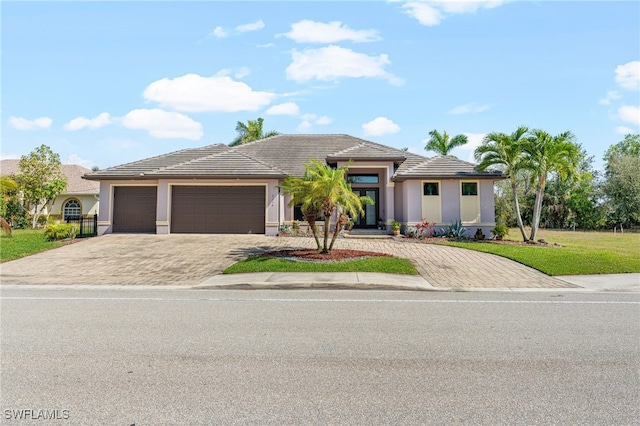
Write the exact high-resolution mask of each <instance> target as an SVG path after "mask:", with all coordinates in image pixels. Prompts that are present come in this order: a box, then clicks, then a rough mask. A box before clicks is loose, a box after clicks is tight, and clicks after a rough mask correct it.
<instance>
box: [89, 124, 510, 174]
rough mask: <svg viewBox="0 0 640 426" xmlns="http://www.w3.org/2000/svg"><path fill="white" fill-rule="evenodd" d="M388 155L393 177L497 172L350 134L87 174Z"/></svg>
mask: <svg viewBox="0 0 640 426" xmlns="http://www.w3.org/2000/svg"><path fill="white" fill-rule="evenodd" d="M312 158H313V159H317V160H321V161H327V162H328V163H335V162H337V161H348V160H354V161H392V162H394V163H395V165H396V166H397V169H396V173H395V175H394V177H393V179H394V180H405V179H408V178H418V179H419V178H422V177H448V176H476V177H490V178H495V177H498V178H499V177H501V174H500V173H497V174H496V173H494V172H477V171H475V169H474V165H473V164H471V163H468V162H466V161H462V160H458V159H456V158H452V157H434V158H427V157H423V156H421V155H417V154H412V153H410V152H407V151H402V150H399V149H395V148H391V147H388V146H385V145H381V144H378V143H375V142H370V141H366V140H363V139H359V138H356V137H353V136H349V135H277V136H273V137H270V138H265V139H261V140H258V141H255V142H251V143H248V144H244V145H240V146H236V147H229V146H227V145H223V144H216V145H210V146H206V147H203V148H195V149H185V150H182V151H176V152H172V153H170V154H165V155H160V156H158V157H153V158H148V159H145V160H140V161H136V162H133V163H128V164H124V165H121V166H116V167H111V168H108V169H105V170H100V171H98V172H94V173H90V174H88V175H87V176H86V178H87V179H92V180H101V179H152V178H153V179H157V178H159V177H200V178H205V177H211V178H220V177H243V178H248V177H283V176H286V175H293V176H302V175H304V172H305V168H304V165H305V164H308V163H309V160H310V159H312Z"/></svg>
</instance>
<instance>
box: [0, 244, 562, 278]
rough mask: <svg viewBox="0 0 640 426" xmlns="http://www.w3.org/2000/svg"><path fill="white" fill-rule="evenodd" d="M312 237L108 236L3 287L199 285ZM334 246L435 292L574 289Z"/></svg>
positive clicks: (427, 250)
mask: <svg viewBox="0 0 640 426" xmlns="http://www.w3.org/2000/svg"><path fill="white" fill-rule="evenodd" d="M314 244H315V243H314V241H313V239H312V238H287V237H266V236H264V235H184V234H173V235H133V234H111V235H105V236H102V237H97V238H91V239H87V240H84V241H80V242H77V243H74V244H70V245H67V246H64V247H61V248H58V249H55V250H50V251H47V252H44V253H39V254H35V255H33V256H29V257H26V258H23V259H18V260H14V261H11V262H6V263H3V264H1V265H0V279H1V283H2V284H61V285H65V284H82V285H92V284H96V285H185V286H191V285H197V284H200V283H201V282H203V281H205V280H206V279H207V278H210V277H211V276H213V275H216V274H218V273H220V272H221V271H222V270H224V269H225V268H227V267H228V266H230V265H231V264H233V263H235V262H237V261H239V260H242V259H245V258H246V257H248V256H251V255H255V254H258V253H261V252H264V251H269V250H272V249H284V248H301V247H302V248H308V247H313V246H314ZM335 248H346V249H357V250H371V251H379V252H385V253H390V254H393V255H395V256H399V257H405V258H408V259H410V260H411V261H412V262H413V263H414V265H415V266H416V267H417V269H418V271H419V272H420V274H421V275H422V276H423V277H424V278H425V279H426V280H427V281H428V282H429V283H430V284H431V285H433V286H434V287H451V288H508V287H510V288H526V287H538V288H553V287H572V285H570V284H567V283H565V282H563V281H560V280H557V279H555V278H552V277H549V276H547V275H544V274H542V273H540V272H538V271H536V270H534V269H531V268H528V267H526V266H524V265H521V264H519V263H516V262H513V261H511V260H508V259H505V258H501V257H498V256H494V255H491V254H486V253H480V252H475V251H471V250H464V249H459V248H455V247H446V246H439V245H433V244H422V243H416V242H406V241H395V240H392V239H346V238H345V239H339V240H338V241H337V242H336V246H335Z"/></svg>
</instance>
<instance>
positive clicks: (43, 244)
mask: <svg viewBox="0 0 640 426" xmlns="http://www.w3.org/2000/svg"><path fill="white" fill-rule="evenodd" d="M62 245H64V243H63V242H61V241H45V240H44V231H43V230H42V229H14V230H13V238H12V237H8V236H7V235H5V234H4V232H3V233H2V235H1V236H0V262H7V261H9V260H14V259H19V258H21V257H24V256H29V255H31V254H35V253H39V252H41V251H45V250H50V249H53V248H56V247H60V246H62Z"/></svg>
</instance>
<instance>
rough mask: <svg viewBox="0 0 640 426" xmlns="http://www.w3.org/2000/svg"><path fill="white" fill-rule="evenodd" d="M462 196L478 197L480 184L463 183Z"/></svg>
mask: <svg viewBox="0 0 640 426" xmlns="http://www.w3.org/2000/svg"><path fill="white" fill-rule="evenodd" d="M462 195H478V183H477V182H462Z"/></svg>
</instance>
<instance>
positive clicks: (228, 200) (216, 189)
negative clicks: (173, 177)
mask: <svg viewBox="0 0 640 426" xmlns="http://www.w3.org/2000/svg"><path fill="white" fill-rule="evenodd" d="M264 191H265V187H264V186H174V187H173V190H172V195H171V232H172V233H199V234H249V233H251V234H264V222H265V220H264V219H265V218H264V212H265V192H264Z"/></svg>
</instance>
